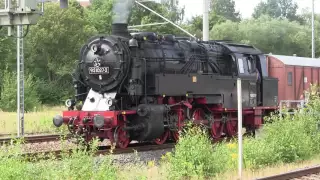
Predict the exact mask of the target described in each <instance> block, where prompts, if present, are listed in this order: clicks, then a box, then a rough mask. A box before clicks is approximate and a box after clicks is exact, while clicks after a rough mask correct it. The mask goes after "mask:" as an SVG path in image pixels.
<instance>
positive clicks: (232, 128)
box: [226, 120, 238, 137]
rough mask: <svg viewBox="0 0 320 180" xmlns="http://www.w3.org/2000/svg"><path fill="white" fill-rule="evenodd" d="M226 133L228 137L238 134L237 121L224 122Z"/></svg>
mask: <svg viewBox="0 0 320 180" xmlns="http://www.w3.org/2000/svg"><path fill="white" fill-rule="evenodd" d="M226 126H227V128H226V129H227V133H228V135H229V136H231V137H233V136H235V135H237V132H238V121H237V120H229V121H227V122H226Z"/></svg>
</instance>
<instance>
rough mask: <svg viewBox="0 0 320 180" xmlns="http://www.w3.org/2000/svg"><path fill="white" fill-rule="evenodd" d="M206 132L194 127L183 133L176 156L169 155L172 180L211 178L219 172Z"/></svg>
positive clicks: (177, 146) (175, 152)
mask: <svg viewBox="0 0 320 180" xmlns="http://www.w3.org/2000/svg"><path fill="white" fill-rule="evenodd" d="M212 155H213V148H212V144H211V143H210V139H209V137H208V136H207V133H206V131H204V130H202V129H201V128H200V127H192V128H188V129H185V131H184V132H182V134H181V136H180V139H179V142H178V143H177V145H176V148H175V151H174V155H173V156H170V155H169V162H170V166H171V168H170V173H169V174H170V179H176V178H178V179H180V178H183V177H195V176H201V177H205V176H211V175H212V174H214V173H215V172H217V171H218V169H217V168H218V167H216V166H215V165H216V164H215V163H214V162H215V159H212V158H210V157H212Z"/></svg>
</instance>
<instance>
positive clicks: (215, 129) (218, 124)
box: [210, 121, 224, 139]
mask: <svg viewBox="0 0 320 180" xmlns="http://www.w3.org/2000/svg"><path fill="white" fill-rule="evenodd" d="M223 129H224V125H223V122H222V121H214V122H213V123H212V124H211V130H210V133H211V136H212V138H215V139H218V138H220V137H221V136H222V132H223Z"/></svg>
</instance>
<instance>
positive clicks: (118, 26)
mask: <svg viewBox="0 0 320 180" xmlns="http://www.w3.org/2000/svg"><path fill="white" fill-rule="evenodd" d="M112 34H113V35H117V36H124V37H130V34H129V31H128V24H127V23H113V24H112Z"/></svg>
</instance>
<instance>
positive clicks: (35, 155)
mask: <svg viewBox="0 0 320 180" xmlns="http://www.w3.org/2000/svg"><path fill="white" fill-rule="evenodd" d="M174 145H175V144H174V143H168V144H162V145H154V144H151V145H150V144H149V145H147V144H144V143H137V144H131V145H129V147H128V148H126V149H120V148H115V149H111V146H106V147H104V149H101V150H97V151H96V152H95V156H99V155H107V154H128V153H134V152H145V151H154V150H162V149H170V148H174ZM74 150H84V149H76V148H75V149H67V150H54V151H39V152H28V153H23V154H21V156H22V157H23V158H24V159H25V160H28V161H39V160H47V159H50V157H52V155H53V156H54V157H55V159H61V158H62V155H63V154H66V155H71V154H72V152H73V151H74Z"/></svg>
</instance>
